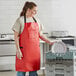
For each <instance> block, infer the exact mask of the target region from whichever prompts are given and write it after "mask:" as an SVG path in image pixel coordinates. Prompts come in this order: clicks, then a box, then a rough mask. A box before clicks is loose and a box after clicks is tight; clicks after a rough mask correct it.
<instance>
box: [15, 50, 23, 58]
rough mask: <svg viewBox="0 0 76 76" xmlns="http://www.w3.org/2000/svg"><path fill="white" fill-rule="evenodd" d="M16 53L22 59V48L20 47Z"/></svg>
mask: <svg viewBox="0 0 76 76" xmlns="http://www.w3.org/2000/svg"><path fill="white" fill-rule="evenodd" d="M16 53H17V57H18V58H19V59H22V57H23V55H22V52H21V50H20V49H19V50H17V51H16Z"/></svg>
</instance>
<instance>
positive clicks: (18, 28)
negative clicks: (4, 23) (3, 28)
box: [12, 18, 21, 33]
mask: <svg viewBox="0 0 76 76" xmlns="http://www.w3.org/2000/svg"><path fill="white" fill-rule="evenodd" d="M20 25H21V24H20V19H19V18H17V20H16V21H15V23H14V25H13V27H12V30H13V31H16V32H18V33H20V28H21V26H20Z"/></svg>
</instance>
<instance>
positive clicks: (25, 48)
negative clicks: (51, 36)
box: [16, 22, 40, 72]
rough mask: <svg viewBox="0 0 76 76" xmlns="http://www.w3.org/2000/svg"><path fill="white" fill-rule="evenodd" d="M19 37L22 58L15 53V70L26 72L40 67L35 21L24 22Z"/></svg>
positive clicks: (37, 32)
mask: <svg viewBox="0 0 76 76" xmlns="http://www.w3.org/2000/svg"><path fill="white" fill-rule="evenodd" d="M24 25H25V26H24V29H23V32H22V33H21V34H20V37H19V45H20V49H21V52H22V54H23V57H22V59H21V60H20V59H18V58H17V55H16V71H22V72H28V71H37V70H39V69H40V47H39V26H38V24H37V23H36V22H30V23H25V24H24Z"/></svg>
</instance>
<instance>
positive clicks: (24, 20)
mask: <svg viewBox="0 0 76 76" xmlns="http://www.w3.org/2000/svg"><path fill="white" fill-rule="evenodd" d="M32 18H33V20H34V21H35V22H37V21H36V19H35V18H34V17H32ZM24 22H25V23H26V15H24Z"/></svg>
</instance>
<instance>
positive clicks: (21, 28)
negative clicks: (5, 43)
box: [12, 2, 52, 76]
mask: <svg viewBox="0 0 76 76" xmlns="http://www.w3.org/2000/svg"><path fill="white" fill-rule="evenodd" d="M36 13H37V5H36V4H35V3H34V2H26V3H25V5H24V7H23V10H22V12H21V14H20V17H19V18H18V19H17V20H16V22H15V24H14V26H13V28H12V30H13V31H14V38H15V43H16V48H17V50H16V71H17V76H25V73H26V72H29V76H38V74H37V70H39V69H40V47H39V38H40V39H42V40H44V41H45V42H47V43H49V44H52V42H50V40H48V39H47V38H46V37H45V36H44V35H43V34H42V32H41V31H42V26H41V25H40V23H39V22H38V20H37V19H35V18H34V15H35V14H36Z"/></svg>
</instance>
